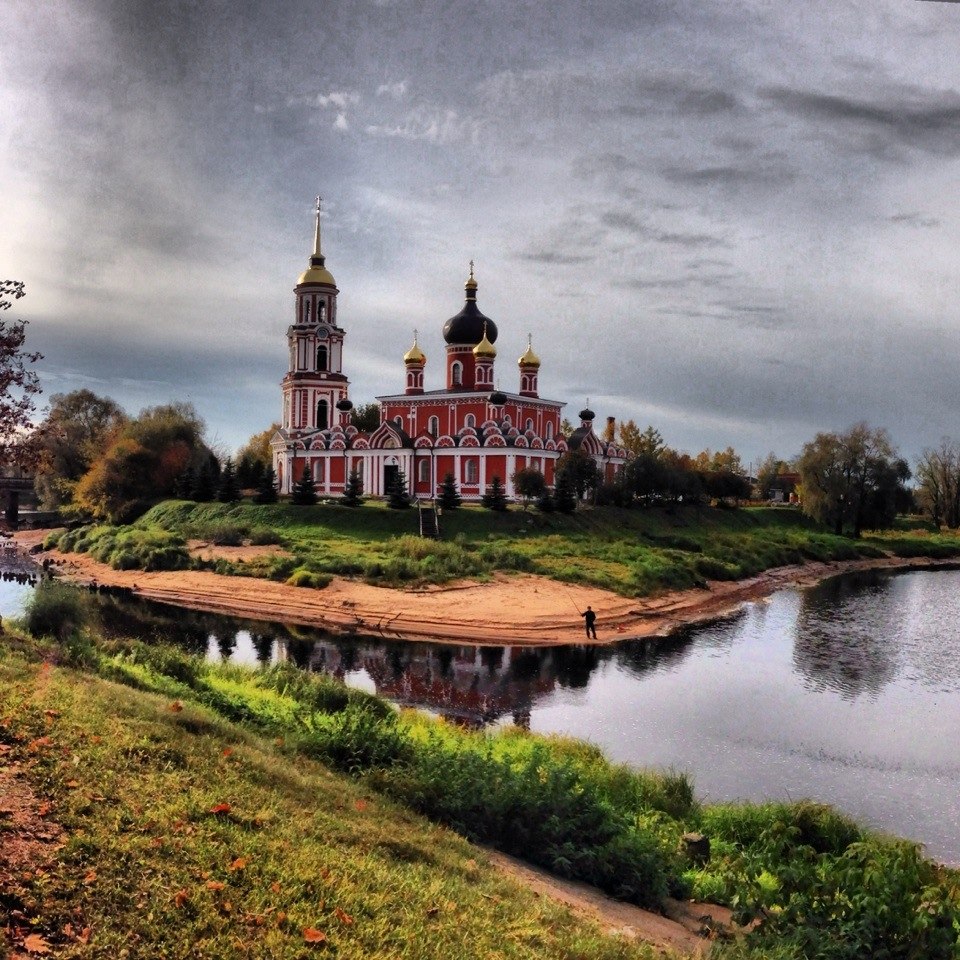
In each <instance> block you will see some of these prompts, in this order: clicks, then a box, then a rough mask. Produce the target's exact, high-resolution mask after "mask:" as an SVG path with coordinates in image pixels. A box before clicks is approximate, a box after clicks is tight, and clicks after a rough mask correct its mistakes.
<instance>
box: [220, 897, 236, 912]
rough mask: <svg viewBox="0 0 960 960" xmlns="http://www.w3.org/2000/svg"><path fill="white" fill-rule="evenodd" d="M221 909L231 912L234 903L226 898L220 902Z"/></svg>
mask: <svg viewBox="0 0 960 960" xmlns="http://www.w3.org/2000/svg"><path fill="white" fill-rule="evenodd" d="M220 909H221V910H222V911H223V912H224V913H230V912H231V911H232V910H233V904H232V903H231V902H230V901H229V900H224V901H223V903H221V904H220Z"/></svg>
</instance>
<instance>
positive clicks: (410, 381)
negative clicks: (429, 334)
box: [403, 330, 427, 393]
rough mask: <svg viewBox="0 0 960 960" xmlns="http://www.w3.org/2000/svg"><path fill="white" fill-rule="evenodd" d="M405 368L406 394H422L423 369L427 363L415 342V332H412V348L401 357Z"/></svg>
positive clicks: (425, 357) (424, 355)
mask: <svg viewBox="0 0 960 960" xmlns="http://www.w3.org/2000/svg"><path fill="white" fill-rule="evenodd" d="M403 362H404V364H405V365H406V368H407V389H406V393H423V367H424V365H425V364H426V362H427V356H426V354H425V353H424V352H423V351H422V350H421V349H420V344H419V343H418V342H417V331H416V330H414V331H413V346H412V347H411V348H410V349H409V350H408V351H407V352H406V353H405V354H404V355H403Z"/></svg>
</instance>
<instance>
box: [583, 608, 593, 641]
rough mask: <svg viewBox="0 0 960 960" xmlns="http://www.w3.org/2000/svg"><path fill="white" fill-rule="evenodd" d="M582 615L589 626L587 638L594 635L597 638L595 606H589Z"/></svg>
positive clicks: (587, 626)
mask: <svg viewBox="0 0 960 960" xmlns="http://www.w3.org/2000/svg"><path fill="white" fill-rule="evenodd" d="M580 616H581V617H583V622H584V625H585V626H586V628H587V639H588V640H589V639H590V638H591V637H593V639H594V640H596V639H597V628H596V627H595V626H594V624H595V623H596V622H597V615H596V614H595V613H594V612H593V607H587V609H586V610H584V611H583V613H581V614H580Z"/></svg>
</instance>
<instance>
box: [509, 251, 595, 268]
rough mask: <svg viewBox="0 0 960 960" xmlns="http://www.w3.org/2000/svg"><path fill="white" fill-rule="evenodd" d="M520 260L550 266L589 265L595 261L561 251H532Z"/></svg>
mask: <svg viewBox="0 0 960 960" xmlns="http://www.w3.org/2000/svg"><path fill="white" fill-rule="evenodd" d="M520 258H521V259H523V260H529V261H531V262H532V263H548V264H558V265H564V264H571V263H588V262H589V261H591V260H593V259H594V258H593V257H590V256H587V255H586V254H584V253H561V252H560V251H559V250H532V251H528V252H526V253H521V254H520Z"/></svg>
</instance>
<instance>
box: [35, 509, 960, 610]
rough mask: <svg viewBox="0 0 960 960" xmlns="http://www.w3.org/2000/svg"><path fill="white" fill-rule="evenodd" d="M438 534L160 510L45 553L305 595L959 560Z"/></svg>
mask: <svg viewBox="0 0 960 960" xmlns="http://www.w3.org/2000/svg"><path fill="white" fill-rule="evenodd" d="M441 526H442V531H443V539H442V540H440V541H434V540H425V539H422V538H420V537H419V536H418V535H416V515H415V514H414V513H412V512H410V511H402V510H399V511H398V510H389V509H387V508H386V507H384V506H383V505H381V504H367V505H365V506H363V507H362V508H360V509H351V508H349V507H343V506H340V505H318V506H313V507H300V506H291V505H289V504H276V505H260V506H258V505H254V504H218V503H216V504H195V503H189V502H185V501H167V502H165V503H162V504H159V505H158V506H156V507H154V508H153V509H152V510H150V511H149V512H148V513H147V514H145V515H144V516H143V517H142V518H140V519H139V520H138V521H136V522H135V523H134V524H132V525H130V526H125V527H110V526H88V527H82V528H80V529H78V530H72V531H68V532H66V533H62V532H57V533H54V534H51V536H50V537H48V539H47V543H46V545H47V546H48V547H57V548H59V549H61V550H64V551H73V550H77V551H81V552H86V553H89V554H90V555H91V556H93V557H94V558H95V559H97V560H101V561H102V562H105V563H109V564H110V565H111V566H113V567H115V568H117V569H144V570H178V569H185V568H188V567H194V568H203V569H212V570H215V571H216V572H218V573H231V574H238V575H246V576H256V577H265V578H268V579H272V580H278V581H282V582H287V583H290V584H293V585H295V586H304V587H324V586H326V585H327V584H328V583H329V582H330V579H331V578H332V577H333V576H335V575H339V576H357V577H363V578H364V579H366V580H368V581H369V582H372V583H382V584H385V585H391V586H396V585H402V584H422V583H445V582H449V581H451V580H455V579H461V578H473V579H481V580H482V579H484V578H487V577H489V576H490V575H492V574H493V573H496V572H530V573H538V574H542V575H544V576H547V577H551V578H553V579H556V580H561V581H568V582H576V583H581V584H587V585H590V586H594V587H599V588H602V589H607V590H612V591H614V592H616V593H619V594H621V595H624V596H647V595H650V594H655V593H658V592H664V591H668V590H678V589H686V588H691V587H698V586H703V585H705V583H706V581H707V580H738V579H741V578H744V577H749V576H753V575H756V574H758V573H761V572H762V571H764V570H767V569H770V568H772V567H778V566H785V565H788V564H797V563H802V562H804V561H807V560H817V561H828V560H853V559H860V558H877V557H881V556H884V555H886V554H891V553H892V554H894V555H897V556H902V557H915V556H930V557H939V558H944V557H955V556H960V537H957V536H951V535H932V534H930V533H928V532H927V531H922V530H919V531H918V530H909V531H902V532H892V533H886V534H883V535H875V536H870V537H865V538H863V539H861V540H851V539H848V538H846V537H837V536H834V535H833V534H831V533H828V532H826V531H825V530H824V529H823V528H821V527H819V526H818V525H816V524H814V523H813V522H812V521H810V520H808V519H807V518H805V517H803V516H802V515H801V514H800V513H798V512H797V511H796V510H793V509H787V508H781V509H778V508H753V509H740V510H730V509H719V508H711V507H699V508H698V507H689V508H678V509H676V510H674V511H672V512H668V511H666V510H660V509H633V510H625V509H621V508H617V507H600V508H596V509H590V510H582V511H578V512H577V513H575V514H573V515H570V516H567V515H563V514H541V513H538V512H536V511H523V510H519V509H513V510H510V511H507V512H504V513H499V512H494V511H489V510H483V509H482V508H479V507H467V508H461V509H459V510H456V511H448V512H447V513H445V514H444V515H443V517H442V519H441ZM188 540H203V541H206V542H212V543H214V544H220V545H227V546H231V545H238V544H241V543H250V544H254V545H258V544H259V545H264V546H267V545H271V546H272V545H278V546H281V547H282V548H283V549H282V550H280V551H277V550H273V551H265V553H264V554H263V555H262V556H260V557H256V558H254V559H253V560H252V561H250V562H242V563H241V562H235V561H229V560H224V559H220V560H214V561H204V560H199V559H197V558H195V557H191V555H190V553H189V551H188V549H187V541H188Z"/></svg>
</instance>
